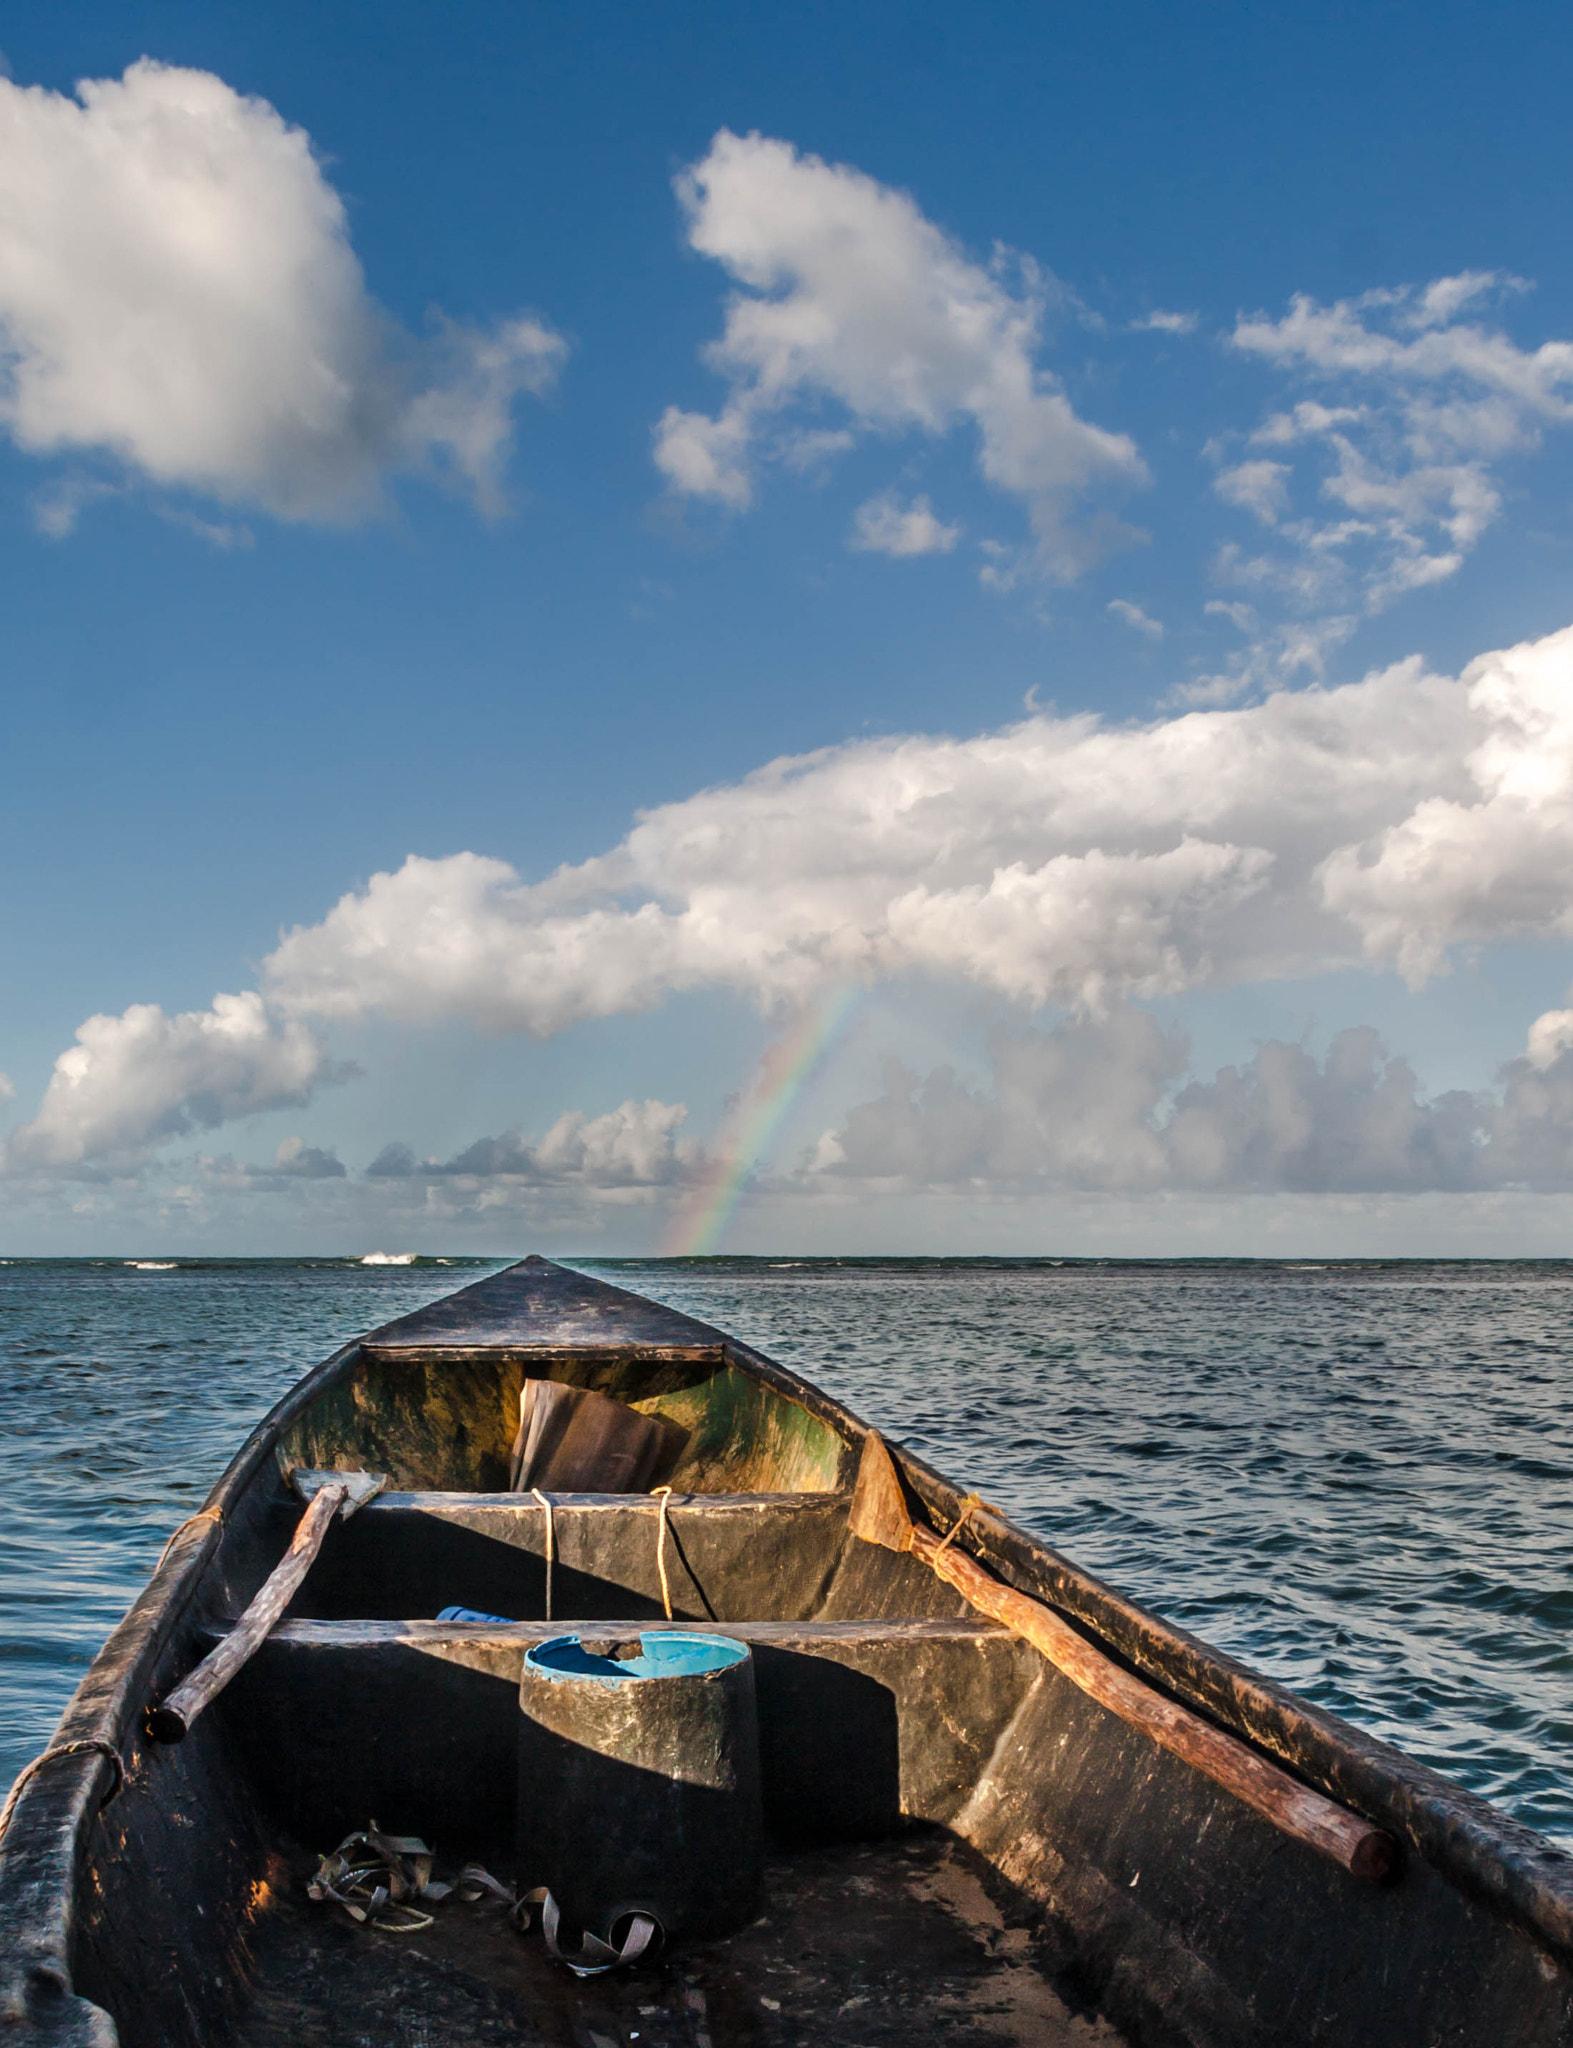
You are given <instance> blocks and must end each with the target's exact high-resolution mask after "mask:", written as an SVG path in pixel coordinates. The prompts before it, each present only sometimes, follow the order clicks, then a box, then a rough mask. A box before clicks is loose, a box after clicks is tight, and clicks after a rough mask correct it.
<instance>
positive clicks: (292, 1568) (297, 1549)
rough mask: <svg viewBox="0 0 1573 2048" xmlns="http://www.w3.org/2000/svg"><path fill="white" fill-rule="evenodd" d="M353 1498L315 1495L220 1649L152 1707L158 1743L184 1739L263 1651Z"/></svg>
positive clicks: (151, 1725)
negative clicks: (330, 1529) (330, 1527)
mask: <svg viewBox="0 0 1573 2048" xmlns="http://www.w3.org/2000/svg"><path fill="white" fill-rule="evenodd" d="M349 1496H350V1488H349V1487H348V1486H345V1485H334V1486H324V1487H322V1488H321V1489H320V1491H318V1492H317V1493H315V1494H314V1495H313V1496H312V1501H311V1505H310V1507H308V1508H307V1510H306V1512H305V1513H304V1514H303V1515H302V1516H301V1518H300V1523H299V1526H298V1527H297V1528H296V1530H295V1534H294V1536H293V1537H292V1538H291V1540H290V1546H289V1549H288V1550H286V1551H285V1553H284V1555H283V1557H282V1558H281V1559H280V1561H279V1562H278V1564H277V1565H275V1566H274V1568H273V1570H272V1572H271V1573H270V1574H269V1575H268V1577H267V1579H266V1580H265V1581H264V1582H263V1585H262V1587H261V1589H260V1591H259V1592H258V1594H257V1597H256V1598H255V1599H254V1600H253V1601H252V1603H251V1605H250V1606H249V1607H248V1608H247V1609H246V1611H245V1613H244V1614H243V1615H242V1616H241V1617H240V1619H239V1621H237V1622H236V1624H235V1626H234V1627H233V1628H232V1629H231V1630H230V1632H229V1634H228V1635H227V1636H226V1637H225V1638H224V1640H223V1642H221V1643H220V1644H219V1646H218V1648H217V1649H216V1650H213V1651H211V1652H210V1653H209V1654H208V1655H207V1656H206V1657H204V1658H203V1660H202V1662H201V1663H200V1664H199V1665H198V1666H197V1668H196V1670H195V1671H193V1672H192V1673H191V1675H190V1677H188V1678H187V1679H185V1680H184V1681H183V1682H182V1683H181V1684H180V1685H177V1686H176V1688H175V1690H174V1691H173V1692H172V1693H171V1694H170V1695H169V1697H168V1698H167V1699H166V1700H164V1701H163V1702H162V1703H161V1704H160V1705H158V1706H155V1707H150V1708H149V1709H148V1717H147V1732H148V1733H149V1735H151V1736H152V1737H153V1739H154V1741H155V1742H181V1741H184V1739H185V1737H186V1735H187V1733H188V1732H189V1730H190V1727H191V1724H192V1722H193V1721H194V1720H195V1719H196V1718H197V1716H198V1714H200V1713H201V1712H202V1710H203V1708H204V1707H206V1706H207V1705H208V1704H209V1703H210V1702H211V1701H212V1700H214V1699H216V1698H217V1697H218V1695H219V1694H220V1693H221V1692H222V1691H223V1690H224V1688H225V1686H226V1685H228V1684H229V1682H230V1680H231V1679H232V1678H233V1677H234V1675H235V1673H236V1672H237V1671H238V1670H239V1669H240V1667H241V1666H242V1665H243V1664H244V1663H245V1662H246V1661H247V1660H248V1659H249V1658H250V1657H252V1656H254V1655H255V1653H256V1652H257V1651H258V1650H259V1649H261V1647H262V1645H263V1643H264V1642H265V1641H266V1640H267V1638H268V1636H269V1634H270V1633H271V1631H272V1630H273V1628H274V1626H275V1625H276V1624H277V1622H278V1621H279V1619H280V1618H281V1616H282V1615H283V1613H284V1610H285V1608H286V1607H288V1605H289V1603H290V1601H291V1600H293V1599H294V1597H295V1594H296V1591H297V1589H298V1588H299V1586H300V1582H301V1580H302V1579H303V1578H305V1576H306V1574H307V1572H308V1571H310V1569H311V1566H312V1562H313V1560H314V1559H315V1557H316V1555H317V1552H318V1551H319V1550H320V1549H321V1548H322V1539H323V1538H324V1536H326V1535H327V1533H328V1525H329V1523H330V1522H331V1521H332V1520H333V1518H334V1516H335V1515H336V1514H337V1513H338V1511H339V1509H340V1508H341V1507H342V1506H343V1505H344V1503H345V1501H346V1500H347V1499H348V1498H349Z"/></svg>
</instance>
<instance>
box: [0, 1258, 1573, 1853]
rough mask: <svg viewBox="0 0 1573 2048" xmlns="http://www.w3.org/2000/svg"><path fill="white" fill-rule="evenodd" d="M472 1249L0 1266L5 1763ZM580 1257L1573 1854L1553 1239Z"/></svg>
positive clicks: (1563, 1338)
mask: <svg viewBox="0 0 1573 2048" xmlns="http://www.w3.org/2000/svg"><path fill="white" fill-rule="evenodd" d="M494 1263H495V1262H493V1261H479V1262H468V1261H461V1260H454V1261H453V1262H451V1263H450V1264H447V1265H442V1266H439V1265H437V1264H435V1263H433V1262H431V1261H423V1262H422V1263H421V1264H420V1265H418V1266H413V1267H395V1268H367V1267H363V1266H360V1265H358V1264H357V1263H355V1262H352V1261H347V1260H346V1261H336V1260H321V1261H308V1260H276V1261H265V1260H257V1261H238V1262H219V1261H194V1262H189V1263H187V1262H182V1263H180V1264H177V1265H175V1266H174V1267H173V1268H172V1269H167V1270H141V1269H138V1268H136V1267H131V1266H126V1265H124V1264H121V1263H120V1262H118V1261H117V1262H110V1261H101V1262H88V1261H27V1262H18V1263H15V1264H11V1265H0V1460H3V1469H4V1478H5V1498H6V1501H7V1504H8V1507H9V1509H10V1512H9V1514H8V1515H7V1517H6V1518H5V1520H4V1522H3V1523H0V1738H3V1754H0V1779H5V1778H9V1776H10V1775H11V1774H12V1773H14V1772H15V1771H16V1770H17V1769H18V1768H20V1766H21V1764H22V1763H23V1762H24V1761H25V1760H26V1759H27V1757H28V1756H30V1755H31V1754H32V1753H33V1752H34V1751H35V1750H36V1749H38V1748H39V1747H41V1746H42V1744H43V1743H44V1741H45V1740H47V1737H48V1734H49V1731H50V1729H51V1727H52V1726H53V1724H54V1720H55V1718H56V1716H57V1715H58V1713H59V1711H60V1709H61V1707H62V1706H63V1704H64V1702H65V1700H66V1698H67V1697H68V1696H69V1694H70V1692H71V1690H72V1688H73V1687H74V1686H75V1684H76V1683H77V1681H78V1679H79V1678H80V1676H81V1673H82V1671H83V1669H84V1668H85V1666H86V1664H87V1663H88V1662H89V1661H90V1660H91V1658H92V1655H93V1653H94V1651H95V1650H96V1648H97V1647H98V1645H99V1643H100V1642H101V1641H102V1640H103V1638H104V1636H105V1634H106V1633H107V1632H108V1630H109V1628H110V1627H111V1626H112V1625H113V1623H114V1621H115V1620H116V1619H117V1618H118V1616H119V1615H120V1613H121V1612H122V1611H123V1609H124V1608H125V1606H126V1605H127V1603H128V1602H129V1600H130V1599H131V1598H132V1597H133V1596H134V1594H135V1593H136V1591H137V1589H138V1587H139V1586H140V1584H141V1582H142V1580H143V1579H144V1578H145V1576H146V1574H147V1572H148V1571H149V1570H150V1569H151V1567H152V1565H153V1563H154V1562H155V1560H156V1558H157V1556H158V1553H159V1550H160V1548H161V1546H162V1544H163V1541H164V1539H165V1537H166V1535H167V1534H168V1532H169V1531H170V1529H171V1528H172V1527H173V1526H174V1525H175V1524H176V1523H177V1522H178V1521H179V1520H180V1519H181V1518H182V1517H183V1516H184V1515H186V1514H188V1513H190V1511H191V1510H192V1508H193V1507H195V1506H196V1505H198V1504H199V1502H200V1500H201V1498H202V1496H203V1495H204V1494H205V1493H206V1491H207V1489H208V1487H209V1486H210V1484H211V1483H212V1481H213V1479H214V1478H216V1477H217V1475H218V1473H219V1471H220V1470H221V1469H222V1467H223V1466H224V1464H225V1463H226V1462H227V1460H228V1458H229V1457H230V1455H231V1454H232V1452H233V1451H234V1449H235V1448H236V1447H237V1446H238V1444H239V1442H240V1439H241V1438H242V1436H243V1435H244V1434H245V1432H246V1430H247V1429H248V1428H249V1427H250V1426H251V1424H252V1423H253V1422H254V1421H255V1420H256V1419H257V1418H258V1417H259V1416H260V1415H261V1414H262V1413H263V1412H264V1411H265V1410H266V1409H267V1408H268V1407H269V1406H270V1405H271V1403H272V1402H273V1401H274V1400H276V1399H277V1397H278V1395H279V1394H280V1393H281V1392H282V1391H283V1389H284V1388H285V1387H287V1386H288V1385H290V1383H291V1382H292V1381H293V1380H295V1379H296V1378H297V1377H298V1376H299V1374H300V1373H302V1372H303V1371H305V1370H306V1369H307V1368H308V1367H309V1366H311V1365H313V1364H315V1363H316V1362H317V1360H318V1359H319V1358H321V1357H323V1356H325V1355H326V1354H327V1353H328V1352H329V1351H331V1350H333V1349H334V1348H335V1347H336V1346H337V1345H338V1344H339V1343H341V1342H342V1341H343V1340H344V1339H345V1338H346V1337H349V1336H352V1335H355V1334H357V1333H358V1332H360V1331H361V1330H364V1329H366V1328H369V1327H371V1326H373V1325H375V1324H377V1323H381V1322H386V1321H387V1320H389V1318H391V1317H393V1316H396V1315H400V1314H403V1313H404V1312H405V1311H406V1310H408V1309H410V1308H413V1307H415V1306H416V1305H417V1304H419V1303H420V1302H422V1301H426V1300H430V1299H432V1298H434V1297H435V1296H437V1295H439V1294H443V1293H446V1292H448V1291H449V1290H450V1289H451V1288H453V1287H455V1286H459V1285H463V1284H464V1283H466V1282H467V1281H469V1280H471V1279H474V1278H476V1277H478V1276H479V1274H480V1273H481V1272H483V1271H485V1270H487V1269H488V1268H489V1267H490V1266H492V1265H493V1264H494ZM585 1270H587V1271H592V1272H597V1273H600V1274H602V1275H604V1276H605V1277H606V1278H608V1279H612V1280H616V1281H618V1282H620V1283H621V1284H622V1285H624V1286H630V1287H633V1288H635V1289H637V1290H638V1291H639V1292H641V1293H646V1294H650V1295H653V1296H655V1297H657V1298H658V1299H661V1300H664V1301H669V1302H671V1303H672V1304H673V1305H674V1306H676V1307H679V1308H683V1309H686V1310H688V1311H689V1312H691V1313H693V1314H696V1315H699V1316H702V1317H704V1318H706V1319H707V1320H709V1321H712V1322H715V1323H718V1324H720V1325H721V1326H722V1327H723V1328H725V1329H728V1330H730V1331H733V1332H734V1333H735V1334H737V1335H738V1336H740V1337H743V1338H745V1339H747V1340H748V1341H749V1342H751V1343H753V1344H755V1345H757V1346H758V1347H759V1348H760V1349H762V1350H764V1351H767V1352H769V1353H771V1354H773V1355H774V1356H776V1357H777V1358H779V1359H780V1360H781V1361H782V1362H783V1363H784V1364H787V1365H791V1366H794V1367H796V1368H797V1369H798V1370H800V1371H803V1372H805V1373H807V1374H808V1376H809V1377H810V1378H812V1379H814V1380H816V1381H818V1382H819V1384H820V1385H822V1386H824V1387H826V1388H827V1389H828V1390H829V1391H831V1392H833V1393H836V1394H838V1395H839V1396H840V1397H841V1398H842V1399H843V1400H845V1401H847V1402H848V1403H849V1404H850V1405H851V1406H852V1407H853V1408H855V1409H856V1410H857V1411H858V1412H859V1413H860V1414H862V1415H864V1416H865V1417H867V1418H868V1419H869V1420H871V1421H875V1422H878V1423H879V1424H880V1425H881V1427H883V1428H884V1429H885V1430H886V1431H887V1433H888V1434H889V1435H891V1436H893V1437H895V1438H897V1439H899V1440H900V1441H902V1442H904V1443H906V1444H908V1445H910V1446H911V1447H912V1448H913V1449H914V1450H917V1451H920V1452H921V1453H922V1454H923V1455H924V1456H926V1457H928V1458H929V1459H931V1460H932V1461H933V1462H934V1463H935V1464H937V1465H939V1466H940V1467H941V1468H942V1469H943V1470H944V1471H946V1472H947V1473H948V1474H949V1475H950V1476H951V1477H953V1478H955V1479H959V1480H963V1481H965V1482H966V1483H967V1484H969V1485H971V1486H974V1487H976V1488H977V1489H978V1490H979V1491H981V1492H983V1493H984V1494H986V1495H987V1496H988V1498H989V1499H991V1500H993V1501H996V1502H998V1503H999V1505H1000V1506H1002V1507H1004V1508H1006V1509H1007V1510H1008V1511H1009V1512H1010V1513H1011V1514H1013V1515H1014V1516H1015V1517H1016V1518H1017V1519H1019V1520H1020V1521H1021V1522H1023V1523H1024V1524H1026V1525H1027V1526H1028V1527H1030V1528H1032V1529H1035V1530H1036V1531H1038V1532H1039V1533H1040V1534H1041V1535H1043V1536H1044V1537H1046V1538H1047V1539H1048V1540H1049V1541H1051V1542H1052V1543H1054V1544H1055V1545H1056V1546H1057V1547H1059V1548H1061V1549H1063V1550H1066V1551H1068V1552H1069V1553H1070V1554H1071V1555H1072V1556H1074V1557H1076V1558H1077V1559H1078V1560H1079V1561H1080V1562H1081V1563H1083V1564H1085V1565H1087V1566H1088V1567H1089V1568H1090V1569H1092V1570H1094V1571H1096V1572H1098V1573H1099V1574H1101V1575H1102V1576H1103V1577H1105V1578H1107V1579H1109V1580H1111V1581H1112V1582H1113V1583H1114V1584H1115V1585H1117V1586H1119V1587H1120V1588H1121V1589H1122V1590H1124V1591H1126V1592H1128V1593H1130V1594H1132V1595H1133V1596H1134V1597H1136V1598H1137V1599H1139V1600H1141V1601H1143V1602H1144V1603H1145V1604H1146V1605H1148V1606H1149V1607H1152V1608H1154V1609H1156V1610H1157V1611H1158V1612H1160V1613H1162V1614H1164V1615H1167V1616H1168V1617H1169V1618H1170V1619H1172V1620H1174V1621H1176V1622H1179V1623H1180V1624H1181V1625H1183V1626H1184V1627H1187V1628H1190V1629H1192V1630H1194V1631H1195V1632H1196V1633H1198V1634H1200V1635H1202V1636H1205V1637H1207V1638H1208V1639H1209V1640H1210V1641H1212V1642H1215V1643H1217V1644H1219V1645H1220V1646H1221V1647H1222V1648H1224V1649H1226V1650H1228V1651H1230V1652H1231V1653H1233V1654H1234V1655H1236V1656H1238V1657H1241V1658H1243V1659H1244V1660H1245V1661H1247V1662H1248V1663H1251V1664H1253V1665H1255V1666H1256V1667H1257V1668H1258V1669H1260V1670H1263V1671H1266V1672H1270V1673H1271V1674H1273V1675H1274V1676H1275V1677H1278V1678H1280V1679H1283V1680H1285V1681H1286V1682H1287V1683H1288V1684H1290V1685H1292V1686H1293V1687H1295V1688H1296V1689H1297V1690H1298V1691H1300V1692H1302V1693H1304V1694H1305V1695H1306V1696H1308V1697H1309V1698H1311V1699H1314V1700H1316V1701H1317V1702H1318V1703H1320V1704H1321V1705H1323V1706H1326V1707H1330V1708H1332V1709H1333V1710H1334V1711H1336V1712H1338V1713H1341V1714H1344V1715H1346V1716H1347V1717H1348V1718H1349V1719H1350V1720H1352V1721H1355V1722H1357V1723H1359V1724H1360V1725H1361V1726H1363V1727H1366V1728H1369V1729H1371V1730H1373V1731H1374V1732H1376V1733H1378V1734H1381V1735H1384V1736H1386V1737H1387V1738H1388V1739H1390V1740H1392V1741H1395V1742H1397V1743H1398V1744H1400V1745H1401V1746H1402V1747H1403V1748H1404V1749H1406V1750H1408V1751H1409V1753H1410V1754H1411V1755H1413V1756H1416V1757H1419V1758H1421V1759H1422V1760H1424V1761H1425V1762H1427V1763H1431V1764H1434V1765H1436V1766H1437V1767H1439V1768H1440V1769H1442V1770H1444V1771H1447V1772H1448V1773H1449V1774H1450V1775H1451V1776H1453V1777H1455V1778H1456V1779H1458V1780H1459V1781H1461V1782H1462V1783H1464V1784H1467V1785H1469V1786H1470V1787H1471V1788H1472V1789H1474V1790H1475V1791H1478V1792H1481V1793H1484V1794H1485V1795H1486V1796H1487V1797H1489V1798H1491V1799H1493V1800H1495V1801H1496V1802H1497V1803H1498V1804H1499V1805H1500V1806H1502V1807H1503V1808H1505V1809H1506V1810H1507V1811H1508V1812H1510V1813H1513V1814H1515V1815H1516V1816H1517V1817H1518V1818H1519V1819H1521V1820H1524V1821H1526V1822H1528V1823H1529V1824H1530V1825H1531V1826H1534V1827H1538V1828H1540V1829H1542V1830H1544V1831H1545V1832H1546V1833H1547V1834H1550V1835H1553V1836H1555V1837H1556V1838H1558V1839H1559V1840H1561V1841H1562V1842H1563V1843H1565V1844H1567V1845H1569V1846H1573V1641H1570V1629H1573V1265H1566V1264H1561V1263H1557V1264H1496V1263H1449V1264H1426V1263H1418V1262H1417V1263H1404V1264H1382V1265H1368V1266H1354V1265H1327V1266H1320V1265H1318V1266H1313V1265H1266V1264H1229V1263H1216V1264H1213V1263H1196V1262H1188V1263H1181V1264H1171V1265H1130V1264H1090V1263H1077V1262H1070V1261H1067V1262H1065V1263H1064V1264H1053V1263H1049V1262H1042V1263H1023V1262H999V1263H994V1264H990V1263H981V1262H967V1263H949V1262H942V1261H911V1262H893V1261H846V1262H835V1261H823V1260H817V1261H803V1262H791V1261H776V1262H772V1261H766V1260H757V1261H756V1260H726V1259H721V1260H704V1261H677V1260H668V1261H651V1262H644V1261H638V1262H636V1261H596V1262H588V1261H587V1262H585Z"/></svg>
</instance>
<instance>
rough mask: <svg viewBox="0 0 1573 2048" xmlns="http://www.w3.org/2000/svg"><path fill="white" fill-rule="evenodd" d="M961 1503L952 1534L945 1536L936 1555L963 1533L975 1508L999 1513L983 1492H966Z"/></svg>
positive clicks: (995, 1513)
mask: <svg viewBox="0 0 1573 2048" xmlns="http://www.w3.org/2000/svg"><path fill="white" fill-rule="evenodd" d="M959 1505H960V1508H961V1513H960V1514H959V1515H958V1516H957V1517H956V1521H955V1525H954V1527H953V1528H952V1529H951V1532H950V1534H949V1535H948V1536H947V1537H945V1538H944V1540H943V1541H942V1542H941V1544H940V1546H939V1550H936V1551H935V1553H934V1555H935V1556H936V1557H938V1556H939V1555H940V1552H941V1551H946V1550H949V1548H950V1546H951V1545H952V1544H953V1543H954V1542H955V1540H956V1538H957V1537H958V1536H959V1535H960V1534H961V1532H962V1530H963V1529H964V1528H965V1527H966V1526H967V1524H968V1522H969V1521H970V1520H971V1519H972V1512H973V1509H974V1508H982V1509H983V1510H984V1512H985V1513H986V1514H990V1515H997V1514H998V1513H999V1509H998V1508H996V1507H990V1505H989V1503H988V1502H987V1501H986V1500H985V1499H984V1498H983V1496H982V1494H981V1493H964V1494H963V1495H962V1496H961V1500H960V1503H959Z"/></svg>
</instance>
